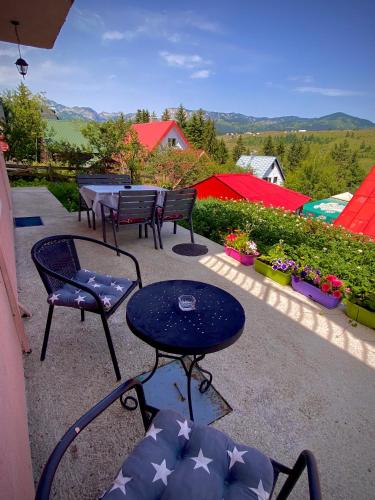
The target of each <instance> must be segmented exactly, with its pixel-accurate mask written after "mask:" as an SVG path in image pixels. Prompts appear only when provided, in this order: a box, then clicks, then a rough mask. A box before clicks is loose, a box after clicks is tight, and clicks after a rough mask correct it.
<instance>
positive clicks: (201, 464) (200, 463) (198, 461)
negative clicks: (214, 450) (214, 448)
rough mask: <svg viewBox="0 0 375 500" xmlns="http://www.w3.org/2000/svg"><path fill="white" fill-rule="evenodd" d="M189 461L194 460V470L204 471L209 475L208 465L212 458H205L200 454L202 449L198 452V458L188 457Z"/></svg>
mask: <svg viewBox="0 0 375 500" xmlns="http://www.w3.org/2000/svg"><path fill="white" fill-rule="evenodd" d="M190 459H191V460H194V462H195V465H194V469H200V468H202V469H204V470H205V471H206V472H208V473H209V474H210V471H209V470H208V467H207V466H208V464H209V463H211V462H212V458H208V457H205V456H204V455H203V452H202V448H201V449H200V450H199V453H198V456H197V457H190Z"/></svg>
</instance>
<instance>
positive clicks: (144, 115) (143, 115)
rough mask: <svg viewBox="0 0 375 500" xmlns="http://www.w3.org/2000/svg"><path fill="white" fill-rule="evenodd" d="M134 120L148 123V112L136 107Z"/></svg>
mask: <svg viewBox="0 0 375 500" xmlns="http://www.w3.org/2000/svg"><path fill="white" fill-rule="evenodd" d="M134 121H135V123H148V122H149V121H150V112H149V111H148V110H147V109H137V112H136V114H135V118H134Z"/></svg>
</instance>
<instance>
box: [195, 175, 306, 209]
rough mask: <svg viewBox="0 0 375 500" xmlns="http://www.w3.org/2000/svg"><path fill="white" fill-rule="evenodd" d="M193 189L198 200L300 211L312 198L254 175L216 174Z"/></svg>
mask: <svg viewBox="0 0 375 500" xmlns="http://www.w3.org/2000/svg"><path fill="white" fill-rule="evenodd" d="M193 187H195V188H196V190H197V195H198V198H201V199H202V198H209V197H213V198H221V199H225V198H227V199H236V200H239V199H245V200H248V201H252V202H262V203H263V204H264V205H265V206H272V207H280V208H285V209H287V210H292V211H294V210H298V209H299V208H300V207H302V205H303V204H304V203H306V202H307V201H309V200H310V199H311V198H310V197H309V196H306V195H304V194H301V193H298V192H297V191H292V190H291V189H287V188H284V187H282V186H278V185H277V184H272V183H271V182H267V181H264V180H263V179H259V178H258V177H255V176H254V175H252V174H216V175H213V176H211V177H209V178H208V179H205V180H204V181H201V182H198V183H197V184H195V185H194V186H193Z"/></svg>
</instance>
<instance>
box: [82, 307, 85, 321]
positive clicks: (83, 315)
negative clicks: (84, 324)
mask: <svg viewBox="0 0 375 500" xmlns="http://www.w3.org/2000/svg"><path fill="white" fill-rule="evenodd" d="M81 321H85V310H84V309H81Z"/></svg>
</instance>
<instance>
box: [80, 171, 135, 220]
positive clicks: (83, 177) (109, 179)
mask: <svg viewBox="0 0 375 500" xmlns="http://www.w3.org/2000/svg"><path fill="white" fill-rule="evenodd" d="M111 184H113V185H116V186H121V185H124V186H125V185H130V184H131V178H130V175H128V174H78V175H77V185H78V189H81V187H82V186H90V185H91V186H92V185H95V186H100V185H111ZM83 210H85V211H86V213H87V223H88V226H89V227H90V228H91V221H90V212H91V213H92V226H93V229H96V221H95V212H94V211H93V210H92V207H89V206H88V205H87V203H86V201H85V199H84V198H83V197H82V195H81V193H79V196H78V220H79V221H81V212H82V211H83Z"/></svg>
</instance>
